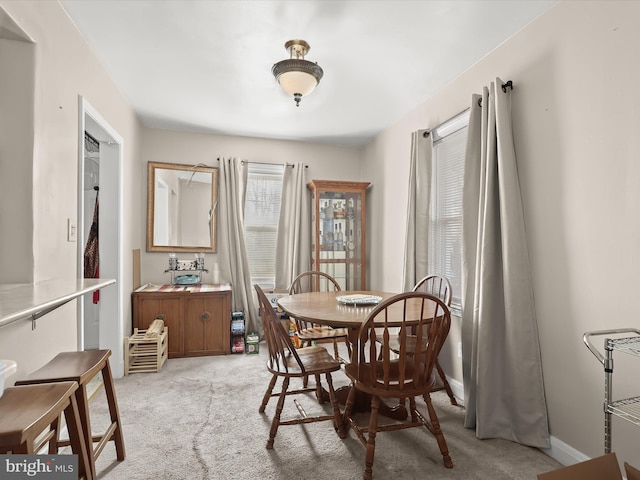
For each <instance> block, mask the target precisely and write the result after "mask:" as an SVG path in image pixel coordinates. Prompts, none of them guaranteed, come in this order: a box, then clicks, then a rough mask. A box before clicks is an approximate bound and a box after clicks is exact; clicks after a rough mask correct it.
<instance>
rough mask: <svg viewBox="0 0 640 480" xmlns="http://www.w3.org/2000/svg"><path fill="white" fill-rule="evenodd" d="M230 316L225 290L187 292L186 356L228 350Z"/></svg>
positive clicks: (226, 351)
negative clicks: (216, 291)
mask: <svg viewBox="0 0 640 480" xmlns="http://www.w3.org/2000/svg"><path fill="white" fill-rule="evenodd" d="M230 316H231V310H230V302H229V294H228V293H220V294H218V293H196V294H191V295H189V297H188V298H187V299H186V306H185V316H184V354H185V356H197V355H219V354H227V353H229V351H230V344H229V328H230V320H229V317H230Z"/></svg>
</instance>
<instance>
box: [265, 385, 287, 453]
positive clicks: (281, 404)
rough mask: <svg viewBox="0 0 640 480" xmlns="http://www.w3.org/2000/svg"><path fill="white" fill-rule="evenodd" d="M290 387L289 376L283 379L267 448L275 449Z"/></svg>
mask: <svg viewBox="0 0 640 480" xmlns="http://www.w3.org/2000/svg"><path fill="white" fill-rule="evenodd" d="M288 388H289V377H284V380H283V381H282V391H281V392H280V396H279V397H278V405H277V406H276V414H275V415H274V417H273V421H272V422H271V430H270V431H269V440H267V450H271V449H273V442H274V440H275V438H276V433H278V427H279V426H280V415H281V414H282V408H283V407H284V398H285V396H286V395H287V389H288Z"/></svg>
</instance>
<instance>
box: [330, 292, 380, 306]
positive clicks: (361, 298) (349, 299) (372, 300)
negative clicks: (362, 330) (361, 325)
mask: <svg viewBox="0 0 640 480" xmlns="http://www.w3.org/2000/svg"><path fill="white" fill-rule="evenodd" d="M336 300H337V301H338V303H342V304H344V305H377V304H379V303H380V300H382V297H379V296H378V295H366V294H363V293H354V294H353V295H341V296H339V297H336Z"/></svg>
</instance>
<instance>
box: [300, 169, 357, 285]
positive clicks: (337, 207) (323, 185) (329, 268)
mask: <svg viewBox="0 0 640 480" xmlns="http://www.w3.org/2000/svg"><path fill="white" fill-rule="evenodd" d="M368 186H369V183H368V182H339V181H329V180H312V181H311V182H309V184H308V187H309V190H311V197H312V202H311V222H312V235H311V251H312V254H311V262H312V269H313V270H320V271H322V272H326V273H328V274H329V275H331V276H332V277H334V278H335V279H336V280H337V282H338V283H339V284H340V287H341V288H342V289H343V290H350V291H354V290H355V291H357V290H365V289H366V281H365V279H366V266H365V262H366V248H365V245H366V242H365V235H366V234H365V231H366V228H365V227H366V224H365V212H366V207H365V191H366V189H367V187H368Z"/></svg>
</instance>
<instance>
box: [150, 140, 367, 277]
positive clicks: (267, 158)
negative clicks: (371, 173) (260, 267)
mask: <svg viewBox="0 0 640 480" xmlns="http://www.w3.org/2000/svg"><path fill="white" fill-rule="evenodd" d="M142 152H143V155H142V168H143V169H144V171H145V172H146V170H147V162H163V163H178V164H185V165H196V164H198V163H202V164H204V165H207V166H209V167H218V161H217V159H218V157H221V158H222V157H224V158H229V157H237V158H241V159H244V160H248V161H250V162H262V163H280V164H282V163H284V162H287V163H290V164H291V163H298V162H303V163H304V164H305V165H308V168H307V172H306V175H307V180H313V179H321V180H354V181H360V180H363V181H366V180H368V178H367V175H368V172H367V175H365V176H364V178H363V177H362V176H361V167H362V165H361V159H362V152H361V149H357V148H349V147H338V146H331V145H322V144H313V143H302V142H292V141H286V140H267V139H261V138H249V137H232V136H225V135H212V134H205V133H192V132H181V131H174V130H160V129H151V128H145V129H144V134H143V144H142ZM145 177H146V175H145ZM146 192H147V184H146V178H144V179H142V181H141V183H140V211H141V212H142V214H144V215H146V208H147V203H146V202H147V193H146ZM218 228H220V226H219V225H218ZM140 257H141V259H140V264H141V279H142V283H143V284H144V283H147V282H150V283H167V282H169V281H170V278H169V276H168V274H165V273H163V272H164V270H165V269H166V268H167V265H168V258H169V257H168V254H167V253H165V252H161V253H159V252H146V251H145V249H144V248H143V249H142V252H141V255H140ZM178 258H180V259H184V260H193V254H191V253H184V254H178ZM216 264H217V254H207V255H205V267H207V269H208V270H209V273H205V274H204V276H203V278H204V281H205V282H213V281H214V280H215V279H214V271H215V270H216V269H215V267H214V265H216ZM224 276H225V275H224V272H221V277H220V278H219V279H218V280H220V281H229V279H228V278H224Z"/></svg>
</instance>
